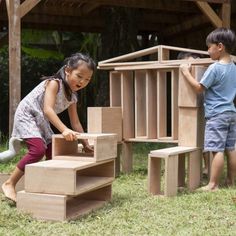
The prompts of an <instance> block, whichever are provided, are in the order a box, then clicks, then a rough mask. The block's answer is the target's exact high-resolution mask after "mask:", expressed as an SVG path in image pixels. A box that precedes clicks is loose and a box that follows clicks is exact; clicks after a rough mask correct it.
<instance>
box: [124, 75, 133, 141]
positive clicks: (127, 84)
mask: <svg viewBox="0 0 236 236" xmlns="http://www.w3.org/2000/svg"><path fill="white" fill-rule="evenodd" d="M121 107H122V113H123V114H122V118H123V138H124V139H128V138H134V136H135V134H134V132H135V131H134V79H133V72H131V71H123V72H122V78H121Z"/></svg>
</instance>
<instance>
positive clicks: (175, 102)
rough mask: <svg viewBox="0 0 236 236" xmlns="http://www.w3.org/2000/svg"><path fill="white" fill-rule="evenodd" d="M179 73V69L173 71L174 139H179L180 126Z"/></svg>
mask: <svg viewBox="0 0 236 236" xmlns="http://www.w3.org/2000/svg"><path fill="white" fill-rule="evenodd" d="M178 75H179V70H172V71H171V137H172V138H173V139H178V126H179V113H178V112H179V110H178V97H179V95H178V91H179V89H178V88H181V87H178V83H179V76H178ZM181 89H182V88H181ZM181 89H180V90H181Z"/></svg>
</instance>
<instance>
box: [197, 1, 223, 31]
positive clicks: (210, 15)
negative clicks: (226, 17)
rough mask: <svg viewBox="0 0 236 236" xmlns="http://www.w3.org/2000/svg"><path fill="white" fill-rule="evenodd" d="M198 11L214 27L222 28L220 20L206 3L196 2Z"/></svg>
mask: <svg viewBox="0 0 236 236" xmlns="http://www.w3.org/2000/svg"><path fill="white" fill-rule="evenodd" d="M196 4H197V6H198V7H199V8H200V10H201V11H202V12H203V13H204V14H205V16H206V17H207V18H208V19H209V20H210V21H211V23H212V24H213V25H214V26H215V27H222V26H223V24H222V20H221V19H220V17H219V16H218V15H217V14H216V12H215V11H214V10H213V9H212V7H211V6H210V5H209V3H207V2H198V1H197V2H196Z"/></svg>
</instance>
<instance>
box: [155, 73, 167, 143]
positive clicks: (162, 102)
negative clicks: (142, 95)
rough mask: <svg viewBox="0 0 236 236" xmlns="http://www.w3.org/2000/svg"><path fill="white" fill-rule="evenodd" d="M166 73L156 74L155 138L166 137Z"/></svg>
mask: <svg viewBox="0 0 236 236" xmlns="http://www.w3.org/2000/svg"><path fill="white" fill-rule="evenodd" d="M166 80H167V76H166V72H163V71H158V72H157V137H158V138H160V137H166V136H167V91H166Z"/></svg>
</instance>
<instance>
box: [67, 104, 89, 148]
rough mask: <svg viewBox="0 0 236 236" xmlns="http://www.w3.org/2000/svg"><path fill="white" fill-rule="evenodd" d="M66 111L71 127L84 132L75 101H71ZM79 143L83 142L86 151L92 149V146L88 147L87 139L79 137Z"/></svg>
mask: <svg viewBox="0 0 236 236" xmlns="http://www.w3.org/2000/svg"><path fill="white" fill-rule="evenodd" d="M68 113H69V117H70V123H71V127H72V129H73V130H75V131H77V132H79V133H84V129H83V127H82V125H81V123H80V120H79V116H78V113H77V104H76V103H73V104H71V105H70V106H69V108H68ZM81 143H82V144H83V146H84V149H85V151H86V152H90V151H92V148H91V147H90V145H89V143H88V140H87V139H81Z"/></svg>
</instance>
